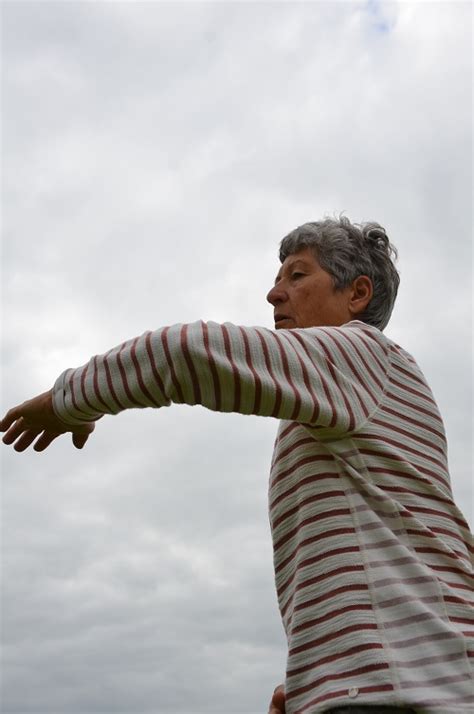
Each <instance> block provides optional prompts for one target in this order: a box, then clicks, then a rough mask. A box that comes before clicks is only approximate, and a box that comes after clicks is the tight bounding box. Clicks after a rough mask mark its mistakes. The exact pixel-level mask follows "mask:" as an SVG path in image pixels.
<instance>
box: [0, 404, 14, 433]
mask: <svg viewBox="0 0 474 714" xmlns="http://www.w3.org/2000/svg"><path fill="white" fill-rule="evenodd" d="M18 409H19V407H13V409H10V410H9V411H8V412H7V413H6V414H5V416H4V417H3V419H2V421H1V422H0V431H6V430H7V429H9V427H10V426H11V425H12V424H13V422H15V421H16V420H17V419H18V418H19V413H18Z"/></svg>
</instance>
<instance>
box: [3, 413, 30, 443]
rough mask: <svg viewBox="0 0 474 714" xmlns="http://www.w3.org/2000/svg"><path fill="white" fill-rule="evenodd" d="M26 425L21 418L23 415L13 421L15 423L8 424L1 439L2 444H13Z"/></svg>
mask: <svg viewBox="0 0 474 714" xmlns="http://www.w3.org/2000/svg"><path fill="white" fill-rule="evenodd" d="M26 429H27V427H26V426H25V422H24V420H23V417H20V418H19V419H17V420H16V421H15V423H14V424H13V425H12V426H10V428H9V429H8V431H7V433H6V434H5V436H4V437H3V439H2V441H3V443H4V444H13V442H14V441H16V440H17V439H18V437H19V436H20V434H22V433H23V432H24V431H25V430H26Z"/></svg>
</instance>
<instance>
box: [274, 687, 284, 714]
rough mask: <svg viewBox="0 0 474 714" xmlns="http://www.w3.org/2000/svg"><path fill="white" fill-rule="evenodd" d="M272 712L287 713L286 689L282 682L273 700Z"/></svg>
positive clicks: (277, 713)
mask: <svg viewBox="0 0 474 714" xmlns="http://www.w3.org/2000/svg"><path fill="white" fill-rule="evenodd" d="M270 712H271V714H273V712H275V714H280V713H281V714H285V690H284V687H283V685H282V684H280V686H279V687H277V688H276V689H275V691H274V692H273V696H272V701H271V708H270Z"/></svg>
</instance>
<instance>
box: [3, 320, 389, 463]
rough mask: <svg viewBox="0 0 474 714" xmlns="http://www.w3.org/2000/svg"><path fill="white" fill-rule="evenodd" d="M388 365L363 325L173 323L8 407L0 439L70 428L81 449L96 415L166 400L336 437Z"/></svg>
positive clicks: (360, 411) (380, 385)
mask: <svg viewBox="0 0 474 714" xmlns="http://www.w3.org/2000/svg"><path fill="white" fill-rule="evenodd" d="M374 333H377V336H376V335H375V334H374ZM388 363H389V359H388V356H387V350H386V347H385V345H384V343H383V338H381V337H380V333H379V332H378V331H376V330H372V331H371V330H370V328H369V327H367V326H365V327H364V329H360V328H358V327H357V326H352V327H351V326H350V325H347V326H342V327H321V328H310V329H307V330H280V331H279V332H278V333H277V332H275V331H272V330H268V329H265V328H260V327H239V326H236V325H232V324H230V323H224V324H222V325H219V324H216V323H212V322H209V323H204V322H198V323H193V324H189V325H181V324H178V325H172V326H169V327H164V328H159V329H158V330H155V331H154V332H146V333H144V334H143V335H141V336H139V337H136V338H134V339H132V340H128V341H127V342H124V343H123V344H122V345H118V346H117V347H115V348H113V349H112V350H109V352H107V353H106V354H104V355H97V356H95V357H93V358H92V359H91V360H90V361H89V362H88V363H87V364H85V365H83V366H82V367H78V368H77V369H67V370H65V372H63V374H62V375H60V377H59V378H58V379H57V380H56V383H55V385H54V387H53V389H52V391H51V392H47V393H45V394H43V395H40V396H39V397H37V398H36V399H34V400H31V401H30V402H25V403H24V404H22V405H19V406H18V407H15V408H14V409H13V410H10V412H9V413H8V415H7V417H5V420H4V421H3V422H2V428H3V429H4V430H5V429H9V431H8V432H7V434H6V435H5V438H4V442H5V443H8V444H11V443H13V442H14V441H16V439H18V441H17V443H16V444H15V449H16V450H17V451H22V450H23V449H24V448H28V446H29V445H30V444H31V443H32V442H33V440H34V439H35V438H36V437H37V436H39V435H40V434H42V432H43V431H44V433H43V434H42V436H41V437H40V439H39V440H38V442H37V444H35V449H36V450H42V448H46V447H47V446H49V444H50V443H51V442H52V441H53V439H55V438H56V437H57V436H59V434H61V433H64V432H67V431H71V432H72V433H73V441H74V444H75V445H76V446H77V447H78V448H81V446H83V445H84V443H85V442H86V441H87V436H88V435H89V434H90V433H91V432H92V430H93V423H94V422H95V421H96V420H97V419H98V418H100V416H102V415H104V414H118V413H119V412H120V411H123V410H124V409H132V408H145V407H154V408H160V407H165V406H169V405H170V404H172V403H175V404H183V403H184V404H189V405H193V404H200V405H202V406H204V407H207V408H208V409H211V410H214V411H221V412H237V413H240V414H255V415H258V416H271V417H274V418H276V419H283V420H289V421H296V422H299V423H301V424H304V425H306V426H311V427H314V428H315V429H316V431H317V432H318V433H319V434H320V435H321V434H322V433H323V432H324V433H326V432H327V434H328V435H330V436H331V438H337V437H338V436H339V435H340V434H347V433H349V432H351V431H354V430H356V429H357V428H358V427H359V426H360V425H361V424H363V423H364V422H365V421H366V419H367V418H368V416H369V414H370V413H371V412H372V411H373V410H374V409H375V408H376V407H377V406H378V403H379V400H380V398H381V395H382V393H383V389H384V386H385V385H384V383H385V380H386V376H387V370H388ZM46 395H47V398H46ZM51 398H52V401H51ZM38 400H39V401H38ZM45 400H46V403H45ZM38 409H39V410H40V414H41V416H40V415H39V414H38ZM45 419H46V421H44V420H45ZM51 420H52V421H51ZM14 422H15V423H14ZM10 429H11V431H10ZM321 430H323V431H321ZM84 436H86V438H85V439H84V438H83V437H84Z"/></svg>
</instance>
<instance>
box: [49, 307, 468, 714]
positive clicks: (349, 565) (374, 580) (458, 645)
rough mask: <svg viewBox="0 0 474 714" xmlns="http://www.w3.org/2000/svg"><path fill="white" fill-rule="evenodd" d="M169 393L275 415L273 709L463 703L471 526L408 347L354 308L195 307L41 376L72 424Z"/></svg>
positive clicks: (169, 399) (426, 708) (462, 708)
mask: <svg viewBox="0 0 474 714" xmlns="http://www.w3.org/2000/svg"><path fill="white" fill-rule="evenodd" d="M171 403H178V404H179V403H186V404H201V405H203V406H205V407H207V408H209V409H212V410H216V411H223V412H239V413H241V414H256V415H261V416H272V417H275V418H277V419H279V420H280V424H279V430H278V435H277V438H276V442H275V449H274V454H273V459H272V466H271V474H270V486H269V512H270V523H271V529H272V538H273V548H274V567H275V580H276V588H277V594H278V601H279V607H280V611H281V616H282V620H283V625H284V628H285V632H286V636H287V640H288V661H287V673H286V683H285V688H286V700H287V712H288V714H300V713H301V714H302V713H303V712H306V713H308V714H309V713H310V714H312V713H313V712H324V711H326V710H328V709H330V708H331V707H334V706H341V705H349V704H358V705H361V704H372V705H374V704H382V703H383V704H406V705H411V706H413V707H414V708H416V709H417V711H419V712H428V713H429V712H437V713H438V714H447V713H448V712H471V711H472V710H473V698H472V672H471V669H470V662H472V658H473V657H474V616H473V576H472V560H471V556H472V552H473V546H472V539H471V535H470V533H469V528H468V525H467V523H466V521H465V519H464V517H463V515H462V513H461V512H460V511H459V510H458V508H457V507H456V506H455V504H454V502H453V497H452V492H451V486H450V477H449V471H448V463H447V446H446V437H445V430H444V426H443V422H442V419H441V416H440V414H439V411H438V408H437V406H436V403H435V400H434V398H433V394H432V392H431V390H430V388H429V386H428V384H427V382H426V380H425V378H424V377H423V374H422V372H421V371H420V369H419V367H418V365H417V364H416V362H415V360H414V359H413V357H412V356H411V355H410V354H408V353H407V352H406V351H405V350H403V349H402V348H401V347H400V346H398V345H396V344H394V343H393V342H392V341H390V340H389V339H388V338H387V337H386V336H385V335H384V334H383V333H382V332H380V331H379V330H378V329H376V328H374V327H371V326H369V325H367V324H365V323H363V322H360V321H358V320H353V321H351V322H348V323H346V324H345V325H342V326H341V327H317V328H309V329H295V330H280V331H278V332H276V331H274V330H268V329H265V328H259V327H239V326H235V325H232V324H230V323H225V324H222V325H219V324H216V323H212V322H209V323H204V322H197V323H193V324H189V325H173V326H170V327H164V328H161V329H158V330H156V331H154V332H146V333H145V334H143V335H141V336H140V337H136V338H134V339H131V340H129V341H127V342H125V343H123V344H121V345H119V346H117V347H115V348H114V349H112V350H110V351H109V352H107V353H106V354H104V355H100V356H96V357H93V358H92V359H91V360H90V361H89V363H88V364H86V365H84V366H82V367H79V368H77V369H74V370H73V369H68V370H66V371H65V372H63V374H62V375H61V376H60V377H59V378H58V380H57V381H56V384H55V385H54V389H53V404H54V409H55V411H56V414H57V415H58V417H59V418H61V419H62V420H63V421H64V422H66V423H68V424H71V425H72V424H79V423H82V422H84V421H90V420H94V419H97V418H99V416H100V415H102V414H117V413H118V412H120V411H122V410H124V409H130V408H135V407H138V408H143V407H163V406H169V405H170V404H171Z"/></svg>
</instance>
